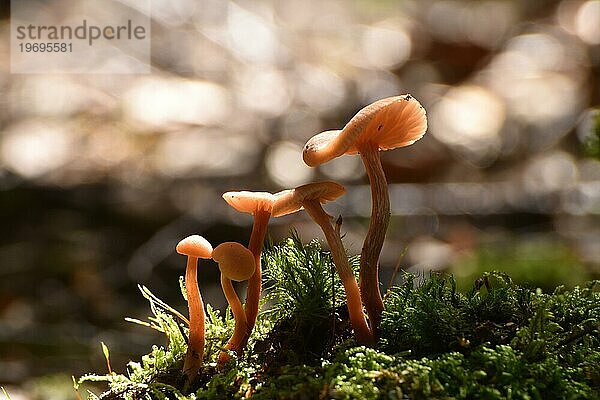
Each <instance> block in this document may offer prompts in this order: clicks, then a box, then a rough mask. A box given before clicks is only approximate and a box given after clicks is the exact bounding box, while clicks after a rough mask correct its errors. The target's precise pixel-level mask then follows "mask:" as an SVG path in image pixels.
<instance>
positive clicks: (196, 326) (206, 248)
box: [175, 235, 213, 383]
mask: <svg viewBox="0 0 600 400" xmlns="http://www.w3.org/2000/svg"><path fill="white" fill-rule="evenodd" d="M175 250H176V251H177V252H178V253H179V254H183V255H185V256H187V267H186V269H185V290H186V293H187V299H188V307H189V312H190V330H189V340H188V348H187V352H186V354H185V361H184V362H183V374H184V375H185V376H186V378H187V382H188V383H189V382H192V381H193V380H194V379H195V378H196V375H198V371H199V370H200V366H201V365H202V356H203V355H204V320H205V315H204V304H203V303H202V296H201V295H200V288H199V287H198V259H199V258H210V257H211V255H212V251H213V248H212V246H211V244H210V243H209V242H208V241H207V240H206V239H204V238H203V237H202V236H198V235H192V236H188V237H186V238H185V239H183V240H182V241H181V242H179V243H178V244H177V247H176V249H175Z"/></svg>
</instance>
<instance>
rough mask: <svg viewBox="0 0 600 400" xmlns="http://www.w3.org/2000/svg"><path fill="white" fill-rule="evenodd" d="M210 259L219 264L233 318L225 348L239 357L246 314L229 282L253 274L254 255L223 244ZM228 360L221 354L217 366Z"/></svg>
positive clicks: (245, 250)
mask: <svg viewBox="0 0 600 400" xmlns="http://www.w3.org/2000/svg"><path fill="white" fill-rule="evenodd" d="M212 258H213V260H215V261H216V262H217V263H218V264H219V269H220V270H221V286H222V287H223V293H225V298H226V299H227V302H228V303H229V307H231V312H232V313H233V317H234V318H235V328H234V330H233V335H232V336H231V338H230V339H229V341H228V342H227V344H226V345H225V348H226V349H227V350H232V351H235V352H236V353H238V355H239V354H241V352H242V349H243V346H244V338H245V335H246V313H245V312H244V309H243V308H242V303H241V302H240V299H239V297H238V295H237V294H236V292H235V290H234V289H233V285H232V283H231V281H232V280H234V281H236V282H240V281H245V280H246V279H248V278H250V277H251V276H252V275H253V274H254V270H255V266H256V264H255V263H254V255H253V254H252V252H251V251H250V250H248V249H247V248H245V247H244V246H242V245H241V244H239V243H236V242H225V243H221V244H220V245H218V246H217V247H215V249H214V250H213V253H212ZM228 360H229V355H228V354H227V353H226V352H221V354H220V355H219V364H220V365H223V364H224V363H225V362H227V361H228Z"/></svg>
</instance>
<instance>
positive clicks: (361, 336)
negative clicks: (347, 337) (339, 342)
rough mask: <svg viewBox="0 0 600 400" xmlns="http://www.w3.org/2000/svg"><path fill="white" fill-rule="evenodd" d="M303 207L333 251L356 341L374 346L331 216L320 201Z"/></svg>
mask: <svg viewBox="0 0 600 400" xmlns="http://www.w3.org/2000/svg"><path fill="white" fill-rule="evenodd" d="M302 205H303V206H304V209H305V210H306V212H307V213H308V215H310V217H311V218H312V219H313V220H314V221H315V222H316V223H317V224H318V225H319V226H320V227H321V230H322V231H323V234H324V235H325V239H326V240H327V243H328V244H329V248H330V249H331V256H332V257H333V262H334V264H335V267H336V270H337V272H338V274H339V275H340V279H341V281H342V284H343V285H344V290H345V291H346V301H347V304H348V314H349V316H350V323H351V324H352V328H353V329H354V337H355V338H356V341H357V342H358V343H360V344H364V345H371V344H373V335H372V333H371V331H370V330H369V327H368V326H367V321H366V319H365V315H364V313H363V310H362V303H361V301H360V292H359V289H358V284H357V283H356V278H355V277H354V274H353V273H352V269H351V268H350V264H349V263H348V257H347V255H346V251H345V250H344V245H343V244H342V239H341V237H340V235H338V234H336V232H335V229H334V228H333V226H332V225H331V221H330V220H329V216H328V215H327V213H326V212H325V210H323V207H322V206H321V203H320V202H319V201H318V200H309V201H305V202H303V203H302Z"/></svg>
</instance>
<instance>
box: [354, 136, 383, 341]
mask: <svg viewBox="0 0 600 400" xmlns="http://www.w3.org/2000/svg"><path fill="white" fill-rule="evenodd" d="M360 156H361V158H362V160H363V163H364V164H365V169H366V170H367V174H368V176H369V183H370V185H371V201H372V208H371V220H370V222H369V230H368V232H367V235H366V237H365V241H364V243H363V247H362V251H361V253H360V275H359V277H360V294H361V298H362V301H363V303H364V304H365V309H366V310H367V315H368V316H369V322H370V325H371V330H372V331H373V335H374V337H375V338H376V339H377V338H378V337H379V322H380V321H381V313H382V312H383V300H382V298H381V292H380V290H379V254H380V253H381V249H382V247H383V242H384V241H385V234H386V231H387V227H388V225H389V222H390V197H389V193H388V186H387V181H386V179H385V173H384V172H383V168H382V166H381V158H380V156H379V149H378V148H377V147H376V146H362V147H361V148H360Z"/></svg>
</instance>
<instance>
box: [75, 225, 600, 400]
mask: <svg viewBox="0 0 600 400" xmlns="http://www.w3.org/2000/svg"><path fill="white" fill-rule="evenodd" d="M352 264H353V265H354V266H356V265H357V260H356V259H352ZM264 266H265V270H266V273H265V286H266V288H267V289H266V291H265V293H266V296H265V301H266V302H267V303H268V307H267V308H268V311H265V312H263V313H262V314H261V315H260V317H259V321H258V324H257V327H256V330H255V332H254V334H253V336H252V338H251V340H250V343H249V345H248V348H247V350H246V352H245V354H244V355H243V356H242V357H240V358H236V357H234V358H233V359H232V361H231V362H230V363H229V364H228V365H227V366H226V368H225V369H224V370H223V371H217V370H216V368H215V361H216V358H217V356H218V353H219V350H220V349H221V348H222V347H223V346H224V344H225V343H226V341H227V338H228V337H229V335H230V334H231V332H232V331H233V320H232V317H231V315H230V312H229V311H227V312H226V313H225V315H224V316H221V315H219V313H218V312H216V311H214V310H212V309H211V308H210V306H208V307H207V308H208V311H207V313H208V315H207V317H208V321H207V322H208V323H207V338H208V339H207V349H206V355H205V366H204V369H203V371H202V378H201V379H200V381H199V382H198V383H197V384H196V385H195V387H191V388H183V387H182V382H183V381H182V377H181V373H180V371H181V367H182V360H183V356H184V354H185V350H186V335H187V327H186V326H185V323H184V322H183V319H182V318H180V316H179V315H178V314H179V313H178V312H177V311H176V310H173V309H172V308H171V307H169V306H168V305H167V304H164V303H163V302H161V301H160V300H159V299H157V298H156V297H155V296H153V295H152V294H151V293H150V292H149V291H148V289H146V288H142V293H143V294H144V296H145V297H146V298H147V299H148V300H149V302H150V307H151V310H152V313H153V316H152V317H150V318H149V321H148V322H143V321H134V322H137V323H140V324H143V325H146V326H149V327H151V328H154V329H157V330H159V331H161V332H164V333H165V335H166V337H167V339H168V345H167V346H165V347H160V346H155V347H154V348H153V349H152V352H151V353H150V354H148V355H146V356H144V357H143V358H142V360H141V362H131V363H130V364H129V365H128V367H127V372H126V373H125V374H117V373H114V372H113V373H111V374H108V375H87V376H84V377H82V378H80V379H79V382H78V385H82V384H89V382H107V383H108V385H109V389H108V390H107V391H105V392H104V393H102V394H99V395H96V394H93V393H92V392H89V398H92V399H98V398H100V399H121V398H123V399H181V400H186V399H189V400H191V399H236V398H245V397H250V396H251V397H252V398H256V399H407V398H410V399H413V398H414V399H425V398H427V399H431V398H434V399H447V398H457V399H467V398H484V399H505V398H513V399H545V398H564V399H593V398H599V396H600V372H599V371H600V333H599V328H600V290H599V289H600V282H598V281H594V282H590V283H588V284H587V285H585V286H583V287H576V288H574V289H572V290H566V289H565V288H563V287H559V288H557V289H556V290H555V291H554V292H553V293H551V294H547V293H543V292H542V291H541V290H535V289H531V288H527V287H522V286H519V285H516V284H515V283H513V282H512V280H511V279H510V278H509V277H508V276H506V275H503V274H499V273H489V274H485V275H483V276H482V277H481V278H479V279H477V280H476V281H475V282H474V284H473V287H472V288H471V289H470V290H468V291H467V292H465V293H462V292H460V291H458V290H457V288H456V282H455V281H454V278H453V277H452V276H450V275H440V274H434V275H431V276H428V277H417V276H413V275H409V274H406V275H405V276H404V283H403V284H402V285H400V286H396V287H393V288H391V289H390V290H389V291H388V292H387V294H386V296H385V299H384V300H385V307H386V309H385V312H384V316H383V320H382V325H381V328H382V337H381V340H380V341H379V343H378V345H377V346H376V348H374V349H371V348H365V347H361V346H359V347H357V346H356V344H355V343H354V341H353V339H352V334H351V330H350V326H349V324H348V320H347V314H346V312H345V305H344V298H343V288H342V286H341V284H340V282H339V280H338V278H337V276H336V275H335V274H334V273H333V271H334V268H333V264H332V262H331V260H330V258H329V256H328V254H326V253H324V252H322V251H321V249H320V247H319V245H318V243H317V242H311V243H309V244H307V245H303V244H302V243H301V241H300V240H299V238H298V237H297V236H293V237H292V238H290V239H288V240H287V241H286V242H285V243H283V244H280V245H277V246H271V249H270V250H269V251H267V252H266V253H265V255H264ZM105 354H106V356H107V358H108V351H106V352H105ZM80 392H81V389H80Z"/></svg>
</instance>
